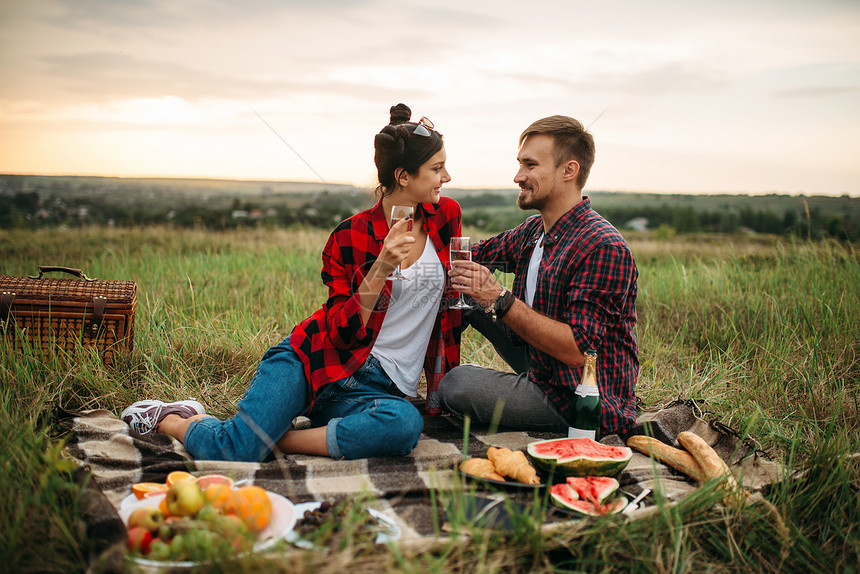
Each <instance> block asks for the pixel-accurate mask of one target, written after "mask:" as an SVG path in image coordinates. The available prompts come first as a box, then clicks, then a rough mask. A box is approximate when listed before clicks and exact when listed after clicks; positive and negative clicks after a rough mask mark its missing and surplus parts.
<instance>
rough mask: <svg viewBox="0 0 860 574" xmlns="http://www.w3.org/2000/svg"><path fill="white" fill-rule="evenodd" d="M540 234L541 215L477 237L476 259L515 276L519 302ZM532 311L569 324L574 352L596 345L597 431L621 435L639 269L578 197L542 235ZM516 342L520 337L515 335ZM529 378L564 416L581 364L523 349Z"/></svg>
mask: <svg viewBox="0 0 860 574" xmlns="http://www.w3.org/2000/svg"><path fill="white" fill-rule="evenodd" d="M542 233H543V221H542V220H541V218H540V216H534V217H530V218H529V219H527V220H526V221H524V222H523V223H522V224H521V225H520V226H519V227H517V228H515V229H512V230H509V231H506V232H504V233H502V234H500V235H497V236H495V237H493V238H490V239H488V240H486V241H482V242H481V243H479V244H477V245H476V246H475V247H474V248H473V249H472V254H473V258H474V259H475V261H478V262H480V263H481V264H483V265H486V266H488V267H489V268H490V269H499V270H501V271H503V272H509V273H514V274H515V278H514V284H513V289H512V291H513V293H514V295H516V296H517V297H518V298H519V299H523V300H524V299H525V289H526V273H527V271H528V265H529V259H530V258H531V254H532V250H533V249H534V247H535V244H536V242H537V241H538V239H539V238H540V236H541V234H542ZM539 273H540V275H539V279H538V282H537V288H536V290H535V297H534V302H533V304H532V308H533V309H534V310H535V311H538V312H539V313H542V314H544V315H546V316H548V317H551V318H553V319H555V320H557V321H561V322H563V323H567V324H568V325H570V328H571V330H572V331H573V337H574V340H575V341H576V345H577V346H578V347H579V349H580V350H581V351H583V352H585V351H586V350H588V349H596V350H597V378H598V386H599V388H600V394H601V399H602V401H603V422H602V427H603V432H604V433H605V434H610V433H616V432H623V431H625V430H627V429H629V428H631V427H632V426H633V424H634V422H635V419H636V398H635V395H634V386H635V384H636V379H637V377H638V375H639V360H638V358H637V356H638V352H639V350H638V345H637V343H636V334H635V333H634V327H635V325H636V306H635V305H636V280H637V278H638V276H639V272H638V270H637V269H636V263H635V262H634V261H633V255H632V254H631V253H630V249H629V247H628V246H627V242H626V241H624V238H623V237H622V236H621V234H620V233H618V231H617V230H616V229H615V228H614V227H612V225H610V223H609V222H608V221H606V220H605V219H604V218H603V217H601V216H600V215H599V214H597V212H595V211H594V210H592V209H591V201H590V200H589V199H588V197H585V198H583V201H582V202H581V203H579V204H578V205H577V206H576V207H574V208H573V209H572V210H570V211H569V212H567V213H566V214H565V215H563V216H562V217H561V219H559V220H558V221H557V222H556V223H555V225H554V226H553V227H552V229H550V231H549V233H547V234H546V237H545V239H544V252H543V260H542V262H541V265H540V272H539ZM514 340H515V341H516V342H518V343H521V344H526V343H525V342H524V341H522V340H521V339H519V338H518V337H517V336H516V335H514ZM528 350H529V357H530V359H531V362H532V370H531V371H530V372H529V379H530V380H531V381H532V382H533V383H534V384H536V385H537V386H538V387H540V389H541V390H543V392H544V393H546V394H547V396H548V397H549V398H550V399H551V400H552V402H553V404H555V406H556V407H557V408H558V410H559V411H560V412H561V413H562V414H564V415H565V416H567V415H568V413H570V412H572V407H573V404H574V401H575V398H574V397H575V396H574V390H575V389H576V386H577V385H578V384H579V379H580V377H581V376H582V368H573V367H569V366H568V365H566V364H564V363H562V362H561V361H559V360H557V359H555V358H553V357H552V356H550V355H548V354H546V353H544V352H542V351H539V350H538V349H535V348H534V347H532V346H529V347H528Z"/></svg>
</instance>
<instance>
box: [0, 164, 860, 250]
mask: <svg viewBox="0 0 860 574" xmlns="http://www.w3.org/2000/svg"><path fill="white" fill-rule="evenodd" d="M13 177H14V176H5V179H0V183H5V185H2V186H0V228H4V229H13V228H19V229H20V228H24V229H36V228H39V227H53V226H67V227H80V226H83V225H105V226H122V227H131V226H146V225H174V226H180V227H192V226H198V227H204V228H208V229H216V230H228V229H235V228H240V227H249V226H269V227H275V226H277V227H289V226H312V227H322V228H327V229H330V228H332V227H333V226H334V225H336V224H337V223H338V222H340V221H342V220H343V219H345V218H347V217H349V216H350V215H352V214H353V213H356V212H358V211H359V210H361V209H364V208H365V207H367V206H369V205H371V204H372V202H373V198H372V197H368V196H366V195H362V194H357V195H350V194H340V193H327V192H323V193H318V194H315V195H312V196H309V197H308V198H306V200H305V201H304V202H302V203H298V204H297V205H295V206H292V207H285V206H284V205H279V204H278V203H277V202H272V201H269V202H268V203H261V202H259V201H257V200H255V199H238V198H236V199H233V200H232V202H230V201H229V200H228V201H226V202H224V201H222V202H201V201H190V200H188V199H187V198H186V199H185V200H184V201H181V202H173V203H172V204H171V203H170V202H168V201H166V200H164V198H162V197H159V198H156V199H155V200H152V201H140V200H137V201H133V202H128V203H126V204H123V202H122V201H120V200H118V199H116V198H114V199H113V200H107V199H106V198H105V197H99V196H97V195H96V196H87V195H66V196H59V195H54V194H47V193H46V194H45V195H46V197H42V194H40V192H39V191H38V190H33V189H24V188H22V187H21V186H20V181H19V180H15V179H11V180H10V178H13ZM458 201H460V204H461V205H462V207H463V223H464V225H467V226H474V227H478V228H480V229H483V230H486V231H488V232H496V231H501V230H504V229H509V228H512V227H514V226H516V225H518V224H519V223H521V222H522V221H523V220H524V219H525V218H526V217H528V216H529V215H530V213H524V212H522V211H520V210H519V209H518V208H517V207H516V206H514V205H512V202H511V201H510V198H507V197H503V196H500V195H496V194H474V195H466V196H464V197H462V198H458ZM219 203H220V206H219ZM595 203H597V202H594V203H593V205H594V207H595V209H596V210H597V211H598V212H599V213H600V214H601V215H603V216H604V217H605V218H606V219H608V220H609V221H610V222H611V223H612V224H613V225H614V226H615V227H617V228H618V229H621V230H624V229H630V228H635V226H634V225H633V223H634V222H635V221H637V220H638V221H639V222H643V221H647V229H648V230H650V231H653V232H656V233H662V234H666V233H673V234H674V233H706V232H722V233H732V232H739V231H746V232H755V233H766V234H774V235H793V236H798V237H802V238H810V239H821V238H825V237H827V238H835V239H839V240H843V241H860V226H858V225H857V222H855V221H851V220H850V217H849V216H848V215H842V216H839V215H832V214H831V215H824V214H822V213H821V212H820V211H819V210H818V209H817V208H812V209H809V210H805V211H802V212H799V211H798V210H797V209H794V208H792V209H786V210H784V211H782V212H775V211H773V210H762V209H753V208H750V207H746V206H743V205H742V204H740V205H732V206H730V207H728V208H724V209H719V210H702V209H694V208H693V207H692V206H690V205H684V204H677V205H657V206H648V205H629V206H617V205H607V206H601V205H596V204H595Z"/></svg>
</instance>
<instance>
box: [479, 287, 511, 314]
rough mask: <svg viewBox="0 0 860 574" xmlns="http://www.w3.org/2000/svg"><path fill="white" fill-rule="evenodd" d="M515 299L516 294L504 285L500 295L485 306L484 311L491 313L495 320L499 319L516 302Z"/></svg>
mask: <svg viewBox="0 0 860 574" xmlns="http://www.w3.org/2000/svg"><path fill="white" fill-rule="evenodd" d="M514 299H515V297H514V294H513V293H511V292H510V291H509V290H508V288H507V287H505V286H504V285H502V292H501V293H499V296H498V297H496V300H495V301H493V302H492V303H490V304H489V305H488V306H487V307H486V308H484V312H485V313H486V314H487V315H490V316H491V317H492V318H493V321H498V320H499V319H501V318H502V317H504V316H505V313H507V312H508V311H510V309H511V307H512V306H513V304H514Z"/></svg>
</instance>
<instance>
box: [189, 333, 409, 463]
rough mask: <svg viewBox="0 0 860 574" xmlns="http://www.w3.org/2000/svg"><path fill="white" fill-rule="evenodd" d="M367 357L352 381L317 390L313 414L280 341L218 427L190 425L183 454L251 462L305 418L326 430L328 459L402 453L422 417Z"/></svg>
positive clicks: (296, 362) (211, 421) (210, 421)
mask: <svg viewBox="0 0 860 574" xmlns="http://www.w3.org/2000/svg"><path fill="white" fill-rule="evenodd" d="M396 389H397V387H396V385H395V384H394V383H393V382H392V381H391V380H390V379H389V378H388V376H387V375H386V374H385V371H384V370H383V369H382V367H380V365H379V362H378V361H377V360H376V359H375V358H373V357H370V358H368V360H367V361H366V362H365V363H364V365H362V366H361V367H360V368H359V369H358V370H356V371H355V373H353V374H352V376H350V377H347V378H345V379H341V380H339V381H334V382H332V383H329V384H327V385H325V386H323V387H322V388H320V389H319V391H318V393H317V397H316V400H315V401H314V404H313V408H312V409H311V410H310V412H308V406H309V404H310V385H309V384H308V381H307V378H306V377H305V374H304V367H303V365H302V361H301V359H300V358H299V356H298V354H296V352H295V351H294V350H293V348H292V346H291V345H290V338H289V337H287V338H286V339H285V340H284V341H283V342H282V343H281V344H279V345H276V346H274V347H272V348H271V349H269V350H268V351H266V354H265V355H264V356H263V359H262V360H261V361H260V364H259V366H258V367H257V372H256V374H255V375H254V378H253V380H252V381H251V385H250V386H249V387H248V390H247V391H245V396H244V397H242V400H241V401H239V411H238V412H237V413H236V415H234V416H233V417H232V418H230V419H227V420H225V421H222V420H219V419H217V418H214V417H207V418H204V419H201V420H199V421H195V422H192V423H191V425H189V427H188V431H187V432H186V433H185V440H184V442H185V449H186V450H187V451H188V453H189V454H190V455H191V456H192V457H193V458H195V459H198V460H231V461H245V462H259V461H262V460H264V459H265V458H266V457H267V456H268V455H269V453H270V452H272V451H273V450H275V443H277V442H278V440H279V439H280V438H281V437H282V436H284V433H286V432H287V430H288V429H289V428H290V425H291V424H292V422H293V419H294V418H295V417H297V416H299V415H301V414H307V416H308V417H309V418H310V420H311V424H312V425H313V426H315V427H321V426H326V445H327V446H328V451H329V455H330V456H331V457H332V458H336V459H339V458H348V459H356V458H373V457H383V456H404V455H407V454H409V453H410V452H411V451H412V449H413V448H415V445H416V444H418V439H419V438H420V436H421V431H422V430H423V429H424V419H423V417H422V416H421V413H420V412H419V411H418V409H417V408H415V406H414V405H413V404H412V403H410V402H409V401H408V400H406V399H405V398H402V397H399V396H394V395H392V394H391V393H397V392H398V391H397V390H396Z"/></svg>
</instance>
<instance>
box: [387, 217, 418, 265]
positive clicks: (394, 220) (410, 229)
mask: <svg viewBox="0 0 860 574" xmlns="http://www.w3.org/2000/svg"><path fill="white" fill-rule="evenodd" d="M413 215H414V209H413V208H412V206H409V205H395V206H394V207H392V208H391V227H394V224H395V223H397V222H398V221H400V220H401V219H403V218H404V217H408V218H409V219H410V222H409V231H412V221H411V220H412V217H413ZM388 278H389V279H395V280H398V281H408V280H409V277H407V276H405V275H404V274H403V273H401V272H400V264H399V263H398V264H397V267H395V268H394V271H393V272H392V273H391V275H389V276H388Z"/></svg>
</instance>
